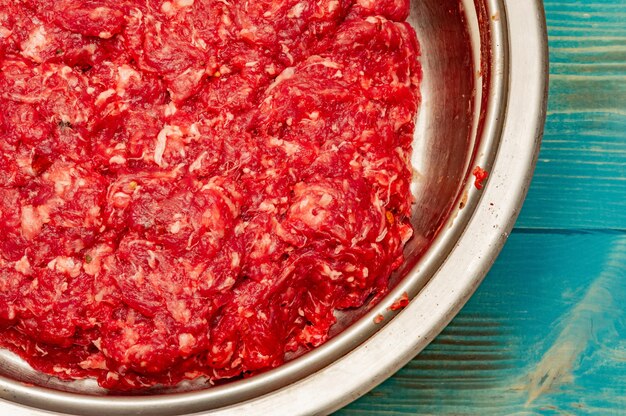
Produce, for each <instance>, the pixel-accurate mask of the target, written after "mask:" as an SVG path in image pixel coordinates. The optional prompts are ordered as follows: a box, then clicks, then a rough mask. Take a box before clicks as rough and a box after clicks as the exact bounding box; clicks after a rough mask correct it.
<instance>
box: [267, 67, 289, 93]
mask: <svg viewBox="0 0 626 416" xmlns="http://www.w3.org/2000/svg"><path fill="white" fill-rule="evenodd" d="M295 73H296V69H295V68H294V67H292V66H290V67H288V68H285V69H284V70H283V72H281V73H280V75H278V76H277V77H276V80H274V82H272V83H271V84H270V86H269V87H267V90H266V91H265V92H266V93H268V92H270V91H272V90H273V89H274V88H276V86H278V85H279V84H280V83H281V82H283V81H286V80H288V79H291V78H293V76H294V74H295Z"/></svg>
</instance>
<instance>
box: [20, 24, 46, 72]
mask: <svg viewBox="0 0 626 416" xmlns="http://www.w3.org/2000/svg"><path fill="white" fill-rule="evenodd" d="M46 35H47V33H46V29H45V28H44V27H43V26H37V28H35V29H34V30H33V31H32V32H30V35H29V36H28V39H26V40H25V41H24V42H22V45H21V47H22V55H24V56H25V57H27V58H30V59H32V60H33V61H35V62H39V63H41V62H42V61H43V60H42V58H41V55H40V54H41V52H42V51H43V50H44V49H45V47H46V45H47V44H48V38H47V37H46Z"/></svg>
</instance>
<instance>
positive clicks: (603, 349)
mask: <svg viewBox="0 0 626 416" xmlns="http://www.w3.org/2000/svg"><path fill="white" fill-rule="evenodd" d="M519 1H524V0H519ZM545 8H546V13H547V20H548V27H549V38H550V62H551V66H550V75H551V81H550V82H551V84H550V100H549V112H548V121H547V124H546V131H545V139H544V142H543V147H542V151H541V154H540V158H539V162H538V166H537V170H536V174H535V179H534V182H533V185H532V187H531V190H530V193H529V196H528V199H527V202H526V204H525V206H524V209H523V211H522V214H521V216H520V219H519V221H518V223H517V226H516V229H515V230H514V232H513V233H512V235H511V237H510V239H509V242H508V243H507V245H506V247H505V249H504V250H503V252H502V254H501V256H500V257H499V259H498V261H497V262H496V264H495V265H494V267H493V269H492V270H491V272H490V273H489V275H488V276H487V278H486V280H485V282H484V283H483V285H482V286H481V287H480V288H479V290H478V292H477V293H476V295H475V296H474V297H473V298H472V299H471V300H470V302H469V303H468V305H467V306H466V307H465V308H464V309H463V311H462V312H461V314H460V315H459V316H458V317H457V318H455V320H454V321H453V322H452V323H451V325H450V326H449V327H448V328H447V329H446V330H445V331H444V332H443V333H442V334H441V335H440V336H439V337H438V338H437V339H436V340H435V341H434V342H433V344H431V345H430V346H429V347H428V348H427V349H426V350H425V351H424V352H423V353H422V354H421V355H420V356H418V357H417V358H416V359H414V360H413V361H412V362H411V363H410V364H408V365H407V366H406V367H405V368H403V369H402V370H401V371H400V372H398V373H397V374H396V375H395V376H394V377H392V378H391V379H389V380H388V381H386V382H385V383H384V384H382V385H381V386H379V387H378V388H377V389H375V390H374V391H372V392H371V393H370V394H368V395H366V396H365V397H363V398H362V399H360V400H358V401H357V402H355V403H353V404H351V405H349V406H348V407H347V408H345V409H343V410H341V411H339V412H337V414H338V415H340V416H364V415H409V414H411V415H413V414H436V415H491V414H493V415H506V414H517V415H585V414H598V415H611V414H617V415H626V0H589V1H574V0H569V1H568V0H560V1H557V0H546V1H545Z"/></svg>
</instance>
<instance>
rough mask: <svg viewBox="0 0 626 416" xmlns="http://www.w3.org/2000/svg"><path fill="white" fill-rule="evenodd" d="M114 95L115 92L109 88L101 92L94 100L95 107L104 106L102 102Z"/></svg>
mask: <svg viewBox="0 0 626 416" xmlns="http://www.w3.org/2000/svg"><path fill="white" fill-rule="evenodd" d="M114 94H115V90H114V89H112V88H110V89H108V90H106V91H103V92H101V93H100V94H99V95H98V98H96V105H102V104H104V102H105V101H106V100H107V99H109V97H111V96H112V95H114Z"/></svg>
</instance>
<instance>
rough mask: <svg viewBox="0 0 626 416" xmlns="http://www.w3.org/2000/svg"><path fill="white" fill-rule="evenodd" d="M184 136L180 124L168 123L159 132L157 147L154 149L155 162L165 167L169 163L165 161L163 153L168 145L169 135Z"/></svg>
mask: <svg viewBox="0 0 626 416" xmlns="http://www.w3.org/2000/svg"><path fill="white" fill-rule="evenodd" d="M175 135H176V136H178V137H180V136H182V135H183V132H182V131H181V129H180V127H178V126H170V125H166V126H165V127H163V129H162V130H161V131H160V132H159V135H158V136H157V142H156V147H155V149H154V162H155V163H156V164H157V165H159V166H161V167H165V166H166V165H167V164H166V163H165V162H164V161H163V154H164V153H165V148H166V147H167V139H168V137H169V136H175Z"/></svg>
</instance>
